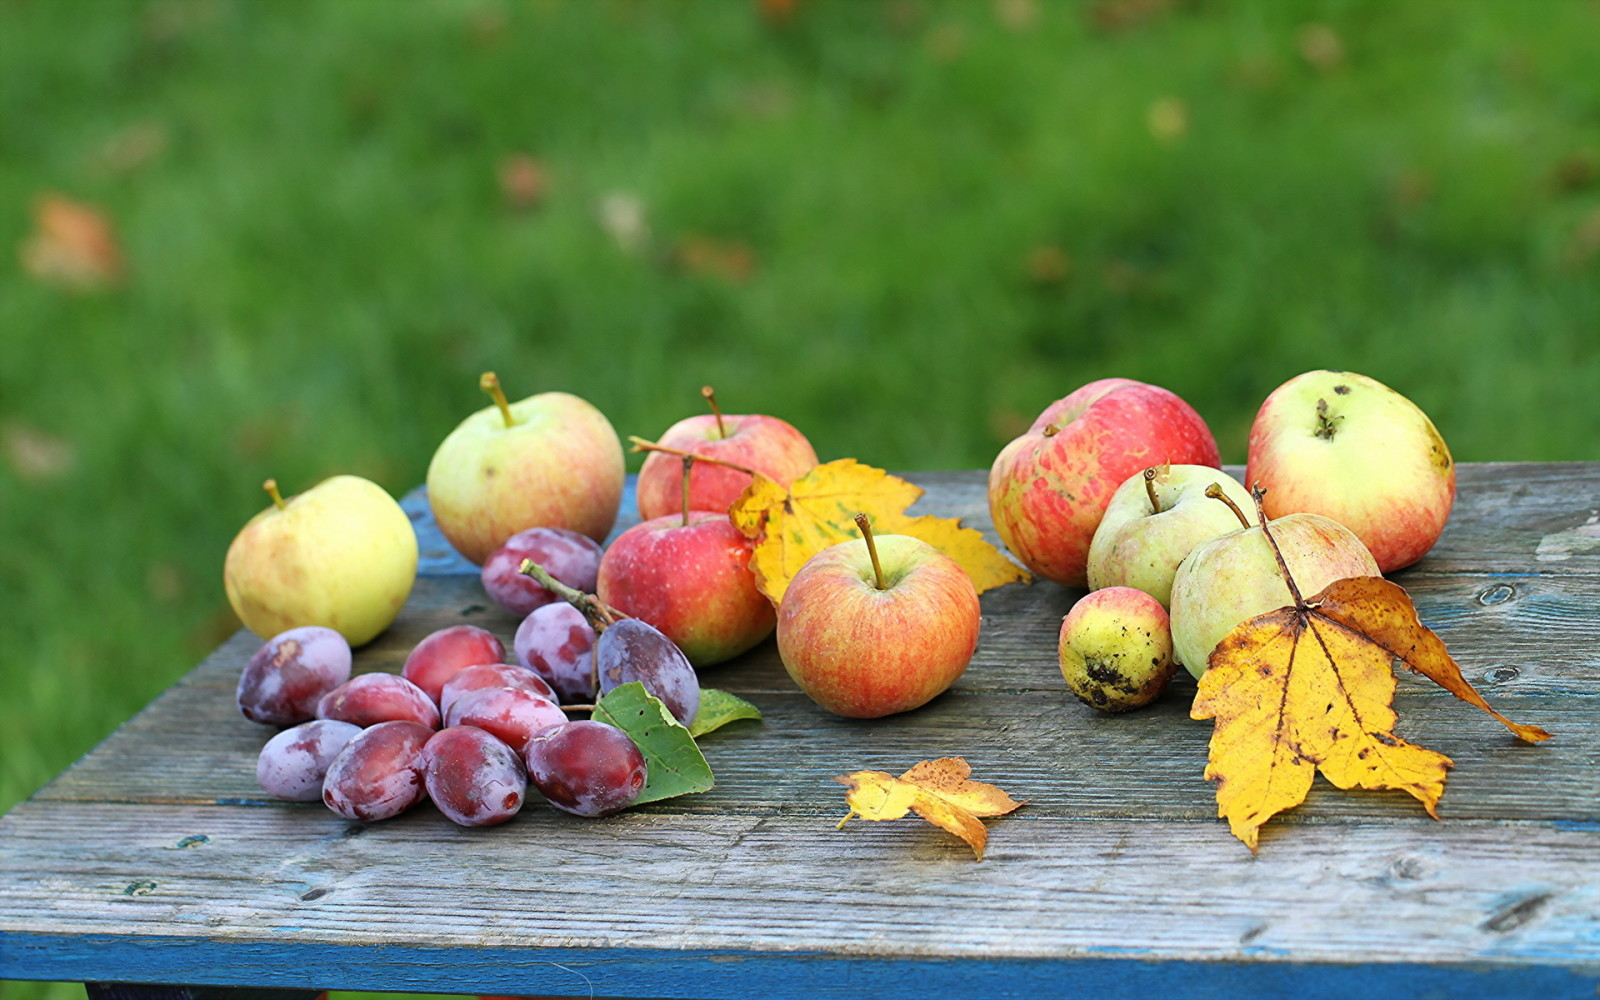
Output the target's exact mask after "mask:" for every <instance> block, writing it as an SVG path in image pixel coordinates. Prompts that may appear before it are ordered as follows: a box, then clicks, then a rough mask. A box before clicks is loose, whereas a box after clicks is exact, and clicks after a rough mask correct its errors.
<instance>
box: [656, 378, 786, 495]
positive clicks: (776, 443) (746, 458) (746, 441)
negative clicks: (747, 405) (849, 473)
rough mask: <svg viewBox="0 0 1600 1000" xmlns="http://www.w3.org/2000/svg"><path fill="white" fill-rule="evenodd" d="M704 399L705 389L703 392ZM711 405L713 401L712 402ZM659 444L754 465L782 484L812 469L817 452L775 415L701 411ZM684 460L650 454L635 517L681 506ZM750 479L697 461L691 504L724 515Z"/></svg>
mask: <svg viewBox="0 0 1600 1000" xmlns="http://www.w3.org/2000/svg"><path fill="white" fill-rule="evenodd" d="M701 391H702V393H704V394H705V395H706V398H707V400H708V401H710V400H711V395H710V391H709V390H701ZM712 405H713V408H715V402H714V401H713V402H712ZM656 444H658V445H660V446H661V447H663V448H671V449H674V450H676V451H682V452H690V453H692V454H695V455H704V456H706V457H708V458H714V459H717V460H718V461H721V462H729V463H731V464H733V465H737V466H741V467H743V468H746V469H753V470H755V471H756V472H759V473H761V474H762V475H764V476H766V477H767V478H769V479H772V480H774V481H776V482H777V483H779V484H780V485H783V486H788V485H789V484H790V483H792V482H794V481H795V480H796V479H798V478H800V477H801V476H803V475H805V474H806V473H807V472H810V471H811V470H812V469H813V468H814V467H815V466H816V464H817V453H816V451H815V450H814V449H812V447H811V442H810V441H807V440H806V438H805V435H804V434H801V433H800V432H799V431H798V430H796V429H795V428H794V426H793V425H791V424H789V423H787V422H786V421H783V420H780V419H778V418H777V417H768V416H763V415H761V414H745V415H738V414H723V413H720V412H713V413H704V414H701V415H700V416H697V417H687V418H685V419H683V420H680V421H678V422H677V423H675V424H673V425H672V426H671V427H669V428H667V432H666V433H665V434H663V435H662V436H661V439H660V440H659V441H657V442H656ZM682 475H683V463H682V460H681V459H680V458H679V457H677V456H675V455H672V454H668V453H665V452H659V451H655V452H651V453H650V455H649V457H647V458H646V459H645V460H644V466H643V467H642V468H641V469H640V470H639V485H638V493H639V516H640V517H641V518H643V519H645V520H649V519H651V518H657V517H664V516H666V515H668V514H673V513H676V512H677V511H679V510H681V509H682V506H683V487H682ZM749 485H750V477H749V476H748V475H746V474H745V473H743V472H740V471H739V470H738V469H730V468H727V467H725V466H721V465H714V464H712V463H710V462H696V463H694V469H693V471H691V472H690V474H689V507H690V508H691V509H693V510H710V511H719V512H722V513H727V510H728V508H729V507H731V506H733V502H734V501H735V500H737V499H739V494H741V493H743V492H744V491H745V487H747V486H749Z"/></svg>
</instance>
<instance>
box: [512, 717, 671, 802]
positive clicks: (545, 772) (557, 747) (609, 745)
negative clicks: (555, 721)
mask: <svg viewBox="0 0 1600 1000" xmlns="http://www.w3.org/2000/svg"><path fill="white" fill-rule="evenodd" d="M523 756H524V758H525V759H526V762H527V766H528V780H529V781H531V782H532V783H533V786H534V787H535V788H537V789H539V793H540V794H541V795H543V796H544V797H545V798H546V799H547V800H549V802H550V804H551V805H553V806H555V807H556V808H557V809H560V810H563V811H564V812H569V813H572V814H573V815H575V816H605V815H609V814H610V813H614V812H616V811H617V810H619V809H625V808H627V807H628V806H629V805H631V804H632V803H633V801H634V800H635V799H637V798H638V797H639V793H640V792H641V791H643V790H644V784H645V779H646V777H647V773H646V767H645V760H644V754H642V753H640V751H639V748H638V746H636V745H635V744H634V742H633V740H632V739H630V738H629V737H628V734H627V733H624V732H623V731H622V730H620V729H618V728H616V727H615V726H609V725H607V724H605V723H603V722H594V721H592V720H578V721H575V722H569V723H567V724H565V725H562V726H555V727H552V728H550V729H546V730H545V731H544V732H541V733H539V734H538V735H537V736H535V737H534V738H533V739H532V740H531V741H530V742H529V743H528V746H527V748H526V749H525V750H524V752H523Z"/></svg>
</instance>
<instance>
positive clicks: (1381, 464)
mask: <svg viewBox="0 0 1600 1000" xmlns="http://www.w3.org/2000/svg"><path fill="white" fill-rule="evenodd" d="M1248 463H1249V464H1248V466H1247V468H1246V472H1245V481H1246V482H1248V483H1252V484H1254V483H1258V482H1259V483H1260V484H1261V485H1262V486H1264V487H1265V488H1266V490H1267V495H1266V498H1265V500H1266V511H1267V516H1268V517H1282V516H1283V515H1285V514H1294V513H1302V512H1303V513H1310V514H1323V515H1326V516H1327V517H1331V518H1333V519H1334V520H1335V521H1338V522H1339V523H1340V524H1342V525H1344V526H1345V527H1347V528H1349V529H1350V530H1351V531H1353V532H1355V533H1356V535H1357V537H1359V538H1360V539H1361V540H1362V541H1363V542H1364V543H1366V546H1367V548H1368V549H1370V550H1371V552H1372V556H1373V558H1374V559H1376V560H1377V561H1378V568H1379V569H1380V570H1382V571H1383V572H1385V573H1388V572H1390V571H1392V570H1397V569H1400V568H1401V567H1402V566H1409V565H1411V564H1412V563H1414V562H1416V561H1417V560H1418V559H1421V558H1422V557H1423V555H1425V554H1426V553H1427V551H1428V550H1429V549H1431V548H1433V543H1434V542H1437V541H1438V540H1439V535H1440V533H1441V532H1443V531H1444V524H1445V521H1447V520H1449V518H1450V507H1451V505H1452V504H1454V502H1455V498H1456V467H1455V463H1454V462H1453V461H1452V460H1451V458H1450V448H1449V447H1448V446H1447V445H1446V444H1445V443H1444V438H1442V437H1440V436H1439V432H1438V431H1437V430H1435V429H1434V426H1433V421H1431V420H1429V419H1428V415H1427V414H1426V413H1423V412H1422V410H1421V409H1419V408H1418V407H1417V405H1416V404H1415V403H1413V402H1411V400H1409V399H1407V398H1406V397H1404V396H1402V395H1400V394H1399V393H1398V392H1395V391H1394V390H1393V389H1391V388H1389V387H1388V386H1386V385H1384V384H1383V383H1382V382H1379V381H1377V380H1376V379H1371V378H1368V377H1367V376H1365V375H1357V374H1355V373H1354V372H1340V371H1314V372H1306V373H1305V374H1304V375H1297V376H1295V377H1294V378H1292V379H1290V380H1289V381H1287V382H1285V383H1284V384H1283V385H1281V386H1279V387H1278V388H1277V389H1275V390H1273V392H1272V395H1270V396H1268V397H1267V399H1266V402H1264V403H1262V404H1261V409H1260V410H1259V411H1258V412H1257V413H1256V419H1255V422H1254V423H1253V424H1252V425H1251V426H1250V454H1249V458H1248Z"/></svg>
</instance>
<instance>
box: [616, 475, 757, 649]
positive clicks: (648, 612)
mask: <svg viewBox="0 0 1600 1000" xmlns="http://www.w3.org/2000/svg"><path fill="white" fill-rule="evenodd" d="M694 464H696V465H699V464H700V463H698V462H697V463H694ZM751 544H752V543H751V540H750V539H749V538H746V537H745V536H744V534H743V533H741V532H740V531H739V529H738V528H735V527H734V526H733V522H732V521H730V520H729V519H728V515H727V514H725V513H717V512H714V511H709V510H697V511H684V512H682V513H674V514H668V515H666V516H664V517H658V518H654V519H653V520H649V521H644V522H641V523H639V524H636V525H634V526H633V527H631V528H629V529H628V530H627V531H624V532H623V533H622V534H621V535H618V536H617V538H616V540H615V541H613V542H612V543H611V546H610V547H609V548H608V549H606V553H605V556H604V558H602V559H601V561H600V573H599V577H598V580H597V582H596V589H595V593H596V596H598V597H599V598H600V600H602V601H604V602H605V603H606V604H609V605H611V606H612V607H614V608H616V609H617V610H619V611H621V612H623V613H624V614H628V615H632V616H633V617H635V618H641V619H643V620H644V621H647V622H649V623H650V624H651V625H654V626H655V627H656V628H658V629H660V630H661V632H662V633H664V634H665V635H666V636H667V638H669V639H671V640H672V641H673V643H675V644H676V645H677V646H678V648H679V649H681V650H683V652H684V655H686V656H687V657H688V658H689V662H690V663H691V664H693V665H694V666H696V667H704V666H709V665H711V664H713V663H721V662H723V661H724V660H730V659H732V658H733V657H735V656H738V655H739V654H740V653H743V652H744V651H745V650H747V649H749V648H750V647H752V646H754V645H756V644H757V643H759V642H761V640H763V639H765V638H766V637H767V636H769V635H771V634H772V629H773V626H774V625H776V623H777V618H776V615H775V614H774V612H773V609H772V602H771V601H769V600H767V599H766V598H765V597H763V596H762V595H761V592H760V591H758V590H757V589H756V581H755V577H754V576H752V575H751V573H750V570H749V564H750V552H751Z"/></svg>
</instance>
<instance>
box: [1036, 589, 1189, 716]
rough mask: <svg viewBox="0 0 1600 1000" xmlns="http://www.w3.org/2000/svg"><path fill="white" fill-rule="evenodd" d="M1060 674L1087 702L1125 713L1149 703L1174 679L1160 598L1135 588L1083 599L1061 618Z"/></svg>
mask: <svg viewBox="0 0 1600 1000" xmlns="http://www.w3.org/2000/svg"><path fill="white" fill-rule="evenodd" d="M1058 652H1059V658H1060V663H1061V676H1062V678H1063V679H1064V680H1066V682H1067V688H1068V689H1069V690H1070V691H1071V692H1072V693H1073V694H1075V695H1077V696H1078V699H1079V700H1080V701H1082V702H1083V703H1084V704H1085V705H1090V706H1093V707H1094V708H1098V709H1100V710H1101V711H1103V712H1126V711H1128V710H1129V709H1134V708H1139V707H1141V706H1143V705H1148V704H1150V702H1152V701H1154V700H1155V699H1156V698H1157V696H1159V695H1160V694H1161V692H1162V690H1163V689H1164V688H1165V687H1166V686H1167V682H1168V681H1170V680H1171V679H1172V675H1173V673H1174V672H1175V671H1176V669H1177V664H1176V663H1174V662H1173V659H1172V631H1171V627H1170V625H1169V623H1168V620H1167V610H1166V608H1163V607H1162V606H1161V602H1160V601H1158V600H1156V599H1155V598H1154V597H1152V596H1151V595H1149V594H1147V593H1145V592H1144V591H1142V590H1135V589H1134V588H1132V587H1106V588H1104V589H1102V590H1096V591H1093V592H1092V593H1090V594H1088V595H1087V596H1085V597H1083V598H1082V599H1081V600H1079V601H1078V602H1077V603H1076V604H1074V605H1073V606H1072V610H1070V611H1068V612H1067V615H1066V617H1065V618H1063V619H1062V620H1061V636H1060V642H1059V647H1058Z"/></svg>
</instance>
